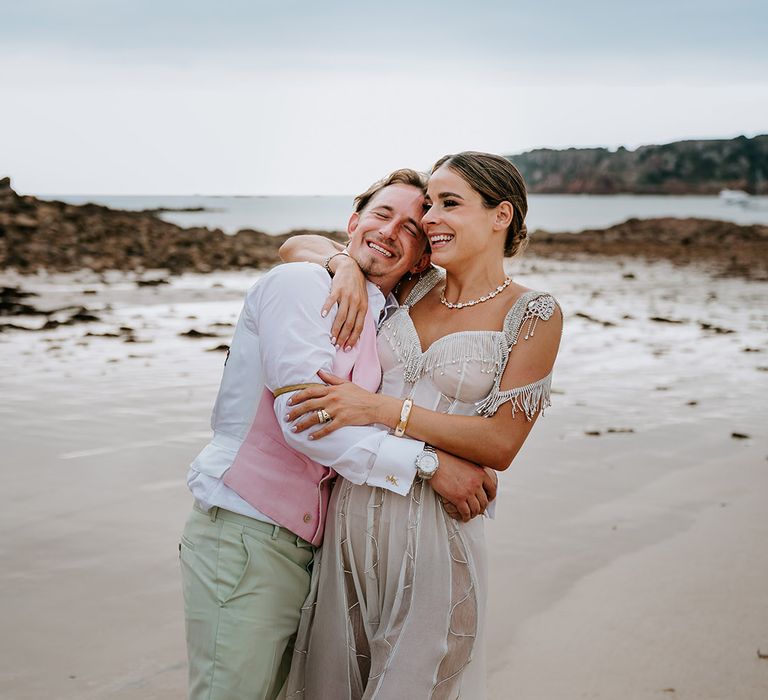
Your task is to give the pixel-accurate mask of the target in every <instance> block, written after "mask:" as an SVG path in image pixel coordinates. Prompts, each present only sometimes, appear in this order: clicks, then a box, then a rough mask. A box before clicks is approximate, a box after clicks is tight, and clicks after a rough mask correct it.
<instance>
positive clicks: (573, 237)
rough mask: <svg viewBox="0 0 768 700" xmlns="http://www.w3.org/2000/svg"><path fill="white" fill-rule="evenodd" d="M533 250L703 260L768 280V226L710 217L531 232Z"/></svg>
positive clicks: (726, 271) (545, 253) (543, 253)
mask: <svg viewBox="0 0 768 700" xmlns="http://www.w3.org/2000/svg"><path fill="white" fill-rule="evenodd" d="M528 250H529V251H530V252H531V253H533V254H535V255H541V256H543V257H553V256H554V257H560V258H566V259H567V258H572V257H574V256H575V255H585V256H589V257H594V256H611V257H614V256H626V257H642V258H645V259H648V260H670V261H672V262H673V263H676V264H687V263H702V264H704V265H706V266H707V267H708V268H710V269H711V270H713V271H714V272H716V273H718V274H721V275H732V276H739V277H748V278H752V279H761V280H768V226H740V225H739V224H734V223H730V222H728V221H711V220H709V219H673V218H660V219H629V220H628V221H625V222H624V223H622V224H617V225H616V226H611V227H610V228H607V229H591V230H586V231H580V232H579V233H547V232H545V231H536V232H534V233H533V234H532V235H531V243H530V245H529V248H528Z"/></svg>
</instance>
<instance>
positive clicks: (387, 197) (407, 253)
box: [347, 183, 427, 293]
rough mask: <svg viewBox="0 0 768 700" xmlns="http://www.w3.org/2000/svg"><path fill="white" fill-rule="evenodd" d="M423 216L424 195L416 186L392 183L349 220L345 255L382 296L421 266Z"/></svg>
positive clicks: (424, 239)
mask: <svg viewBox="0 0 768 700" xmlns="http://www.w3.org/2000/svg"><path fill="white" fill-rule="evenodd" d="M423 215H424V193H423V192H422V191H421V190H420V189H419V188H418V187H414V186H412V185H405V184H401V183H396V184H394V185H389V186H387V187H385V188H383V189H382V190H379V191H378V192H377V193H376V194H375V195H374V196H373V197H372V198H371V201H370V202H368V204H367V205H366V206H365V208H364V209H363V210H362V211H361V212H359V213H358V212H356V213H354V214H352V216H351V218H350V220H349V226H348V227H347V230H348V232H349V248H348V250H349V254H350V255H351V256H352V257H353V258H354V259H355V260H356V261H357V264H358V265H360V269H361V270H362V271H363V273H364V274H365V275H366V277H368V279H369V280H370V281H371V282H373V283H374V284H378V285H379V287H381V289H382V291H384V292H385V293H388V292H389V291H390V290H391V289H392V288H393V287H394V286H395V285H396V284H397V282H398V281H399V280H400V278H401V277H402V276H403V275H404V274H405V273H406V272H409V271H414V270H415V269H417V268H419V267H420V266H421V264H422V263H424V256H425V249H426V243H427V239H426V236H425V235H424V232H423V231H422V229H421V217H422V216H423Z"/></svg>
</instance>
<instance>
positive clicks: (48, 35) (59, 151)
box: [0, 0, 768, 194]
mask: <svg viewBox="0 0 768 700" xmlns="http://www.w3.org/2000/svg"><path fill="white" fill-rule="evenodd" d="M765 8H768V3H765V2H757V1H756V0H754V1H753V0H729V1H728V2H725V1H724V0H720V1H719V2H713V1H712V0H696V1H695V2H694V1H693V0H664V1H660V0H643V1H642V2H639V1H636V2H632V3H627V2H620V1H619V0H611V1H610V2H609V1H607V0H605V1H603V0H583V1H582V2H563V1H560V2H554V1H553V0H537V1H536V2H535V3H526V4H525V5H524V6H517V3H514V2H511V1H507V2H503V3H502V2H481V1H478V0H475V1H474V2H469V1H467V0H465V1H464V2H456V1H455V0H442V1H440V2H431V1H428V2H421V3H419V2H417V1H415V0H409V1H408V2H405V1H402V0H389V1H388V2H382V0H378V1H377V2H375V3H365V2H361V1H360V0H357V2H338V1H325V2H318V0H314V1H313V2H309V1H304V0H272V1H264V0H250V1H249V2H244V1H242V0H220V2H219V3H218V4H215V3H213V2H210V0H208V1H206V2H200V1H198V0H152V1H150V0H132V2H125V1H124V0H121V1H120V2H117V1H116V0H24V2H21V1H20V0H13V1H12V0H0V100H2V105H0V107H1V108H0V176H2V175H5V174H8V175H11V177H12V178H13V181H14V186H15V187H16V189H18V190H19V191H21V192H25V193H36V194H51V193H58V194H65V193H73V194H74V193H87V194H122V193H124V194H134V193H136V194H195V193H200V194H349V193H353V192H356V191H358V190H360V189H361V188H364V187H365V186H367V184H368V183H369V181H371V180H373V179H375V178H377V177H379V176H380V175H382V174H384V173H385V172H387V171H389V170H391V169H393V168H396V167H402V166H411V167H416V168H422V169H426V168H428V167H429V166H430V165H431V164H432V163H433V162H434V161H435V160H436V159H437V158H438V157H440V156H441V155H443V154H445V153H450V152H455V151H459V150H464V149H477V150H488V151H495V152H499V153H505V154H510V153H516V152H520V151H524V150H529V149H531V148H538V147H556V148H562V147H567V146H597V145H604V146H609V147H616V146H619V145H626V146H628V147H634V146H637V145H641V144H646V143H664V142H668V141H674V140H678V139H684V138H722V137H732V136H737V135H739V134H746V135H748V136H752V135H755V134H758V133H766V132H768V49H766V46H767V45H768V42H767V41H766V40H765V36H766V35H767V34H768V9H765Z"/></svg>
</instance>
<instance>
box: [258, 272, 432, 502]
mask: <svg viewBox="0 0 768 700" xmlns="http://www.w3.org/2000/svg"><path fill="white" fill-rule="evenodd" d="M329 283H330V278H329V277H328V275H327V274H326V272H325V270H323V269H322V268H321V267H318V266H316V265H310V264H308V263H296V264H287V265H282V266H280V267H279V268H276V269H275V270H272V271H271V272H270V273H268V275H267V277H265V279H264V280H262V282H261V283H260V284H259V285H257V287H256V288H255V289H254V291H253V292H252V293H251V294H249V295H248V298H247V299H246V305H245V323H246V326H248V327H249V329H250V330H251V331H252V332H255V333H257V334H258V336H259V345H260V354H261V361H262V369H263V373H264V383H265V386H266V387H267V388H268V389H270V390H272V391H274V390H275V389H277V388H279V387H283V386H289V385H292V384H303V383H313V382H316V383H321V380H320V378H319V377H318V376H317V372H318V370H320V369H324V370H326V371H330V369H331V367H332V365H333V360H334V358H335V355H336V350H335V348H334V347H333V345H331V342H330V337H331V336H330V332H331V327H332V324H333V316H334V313H331V314H329V315H328V316H326V317H325V318H323V316H322V315H321V313H320V311H321V309H322V305H323V301H324V300H325V298H326V296H327V295H328V288H329ZM289 398H290V393H288V394H282V395H281V396H278V397H277V398H276V399H275V403H274V410H275V414H276V416H277V419H278V422H279V424H280V427H281V430H282V431H283V435H284V437H285V440H286V442H287V443H288V444H289V445H290V446H291V447H293V448H294V449H297V450H299V451H300V452H302V453H303V454H305V455H307V456H308V457H310V458H311V459H313V460H315V461H316V462H318V463H320V464H324V465H326V466H329V467H333V468H334V469H335V470H336V471H337V472H339V473H340V474H341V475H342V476H344V477H345V478H346V479H348V480H349V481H352V482H353V483H356V484H368V485H370V486H379V487H381V488H385V489H388V490H390V491H394V492H396V493H399V494H401V495H405V494H407V493H408V491H409V490H410V487H411V484H412V483H413V479H414V477H415V475H416V465H415V461H416V456H417V455H418V454H419V453H420V452H421V451H422V450H423V449H424V443H423V442H421V441H418V440H412V439H409V438H398V437H394V436H393V435H390V434H389V433H388V432H387V431H386V430H382V429H380V428H376V427H373V426H348V427H344V428H341V429H340V430H337V431H336V432H335V433H334V434H333V435H330V436H328V437H326V438H324V439H322V440H316V441H313V440H310V439H309V435H308V434H307V433H306V432H304V433H294V432H292V431H291V429H290V428H291V425H290V423H288V422H286V421H285V420H284V417H285V414H286V413H287V412H288V411H287V407H286V402H287V401H288V399H289Z"/></svg>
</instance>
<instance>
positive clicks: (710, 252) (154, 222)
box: [0, 178, 768, 304]
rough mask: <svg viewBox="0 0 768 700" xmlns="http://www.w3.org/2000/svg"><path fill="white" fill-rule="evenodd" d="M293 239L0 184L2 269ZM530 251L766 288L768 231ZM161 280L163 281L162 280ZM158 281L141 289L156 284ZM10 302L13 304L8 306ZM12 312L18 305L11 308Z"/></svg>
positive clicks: (248, 249)
mask: <svg viewBox="0 0 768 700" xmlns="http://www.w3.org/2000/svg"><path fill="white" fill-rule="evenodd" d="M296 233H322V234H323V235H326V236H328V237H330V238H333V239H335V240H344V238H345V236H344V235H343V234H341V233H338V232H336V233H334V232H322V231H314V232H312V231H293V232H291V233H289V234H285V235H282V236H270V235H268V234H266V233H262V232H260V231H253V230H243V231H239V232H238V233H237V234H235V235H234V236H230V235H226V234H225V233H223V232H222V231H220V230H210V229H207V228H189V229H184V228H180V227H179V226H176V225H174V224H170V223H168V222H165V221H162V220H161V219H159V218H157V217H156V216H154V215H153V214H151V213H147V212H131V211H121V210H113V209H109V208H107V207H101V206H97V205H95V204H85V205H81V206H75V205H72V204H65V203H64V202H46V201H41V200H38V199H35V198H34V197H20V196H19V195H17V194H16V193H15V192H14V191H13V190H12V189H11V186H10V181H9V180H8V178H4V179H2V180H0V270H2V269H4V268H15V269H16V270H18V271H20V272H24V273H27V272H35V271H37V270H39V269H44V270H49V271H61V272H66V271H71V270H79V269H83V268H88V269H91V270H96V271H103V270H135V271H142V270H147V269H156V268H164V269H167V270H169V271H170V272H171V273H181V272H209V271H211V270H235V269H242V268H249V267H253V268H268V267H271V266H273V265H275V264H277V263H278V262H279V258H278V255H277V250H278V248H279V247H280V245H281V244H282V243H283V241H285V240H286V238H288V237H289V236H291V235H295V234H296ZM531 241H532V242H531V246H530V251H531V252H532V253H533V254H536V255H542V256H556V257H557V256H562V257H572V256H574V255H589V256H596V255H597V256H641V257H645V258H648V259H666V260H672V261H674V262H676V263H688V262H703V263H706V264H707V265H709V266H710V267H711V268H713V269H715V270H716V271H717V272H719V273H721V274H732V275H741V276H747V277H752V278H757V279H768V226H739V225H738V224H733V223H729V222H725V221H709V220H705V219H672V218H668V219H630V220H629V221H626V222H624V223H622V224H618V225H616V226H611V227H610V228H607V229H601V230H589V231H582V232H580V233H578V234H570V233H547V232H544V231H537V232H534V233H533V234H532V237H531ZM160 281H162V280H160ZM156 283H158V280H149V281H140V282H139V284H156ZM5 301H8V303H9V304H10V303H11V300H10V298H9V299H7V300H5ZM13 303H21V302H20V301H19V300H18V299H14V300H13Z"/></svg>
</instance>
